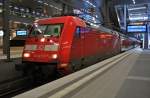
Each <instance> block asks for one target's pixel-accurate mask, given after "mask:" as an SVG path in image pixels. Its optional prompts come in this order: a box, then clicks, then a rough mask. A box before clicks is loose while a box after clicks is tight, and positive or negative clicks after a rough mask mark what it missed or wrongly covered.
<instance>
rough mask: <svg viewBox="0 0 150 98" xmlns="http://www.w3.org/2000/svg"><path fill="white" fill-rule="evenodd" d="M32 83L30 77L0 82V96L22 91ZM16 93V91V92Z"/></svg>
mask: <svg viewBox="0 0 150 98" xmlns="http://www.w3.org/2000/svg"><path fill="white" fill-rule="evenodd" d="M31 84H33V81H32V77H20V78H17V79H13V80H11V81H7V82H6V83H1V84H0V98H4V97H5V98H6V97H8V96H11V95H13V94H15V93H16V92H21V91H24V89H27V88H30V87H31V86H32V85H31ZM16 94H17V93H16Z"/></svg>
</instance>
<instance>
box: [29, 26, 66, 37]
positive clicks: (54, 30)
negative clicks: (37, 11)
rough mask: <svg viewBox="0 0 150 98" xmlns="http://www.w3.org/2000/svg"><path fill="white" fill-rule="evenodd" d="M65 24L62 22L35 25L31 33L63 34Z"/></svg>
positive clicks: (56, 35) (57, 35) (45, 34)
mask: <svg viewBox="0 0 150 98" xmlns="http://www.w3.org/2000/svg"><path fill="white" fill-rule="evenodd" d="M62 28H63V25H62V24H47V25H37V24H36V25H33V27H32V29H31V31H30V35H35V36H36V35H44V36H55V37H59V36H60V35H61V31H62Z"/></svg>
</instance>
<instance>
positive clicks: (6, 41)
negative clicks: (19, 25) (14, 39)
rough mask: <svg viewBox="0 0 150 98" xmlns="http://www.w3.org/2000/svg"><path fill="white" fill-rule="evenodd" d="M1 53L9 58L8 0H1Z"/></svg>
mask: <svg viewBox="0 0 150 98" xmlns="http://www.w3.org/2000/svg"><path fill="white" fill-rule="evenodd" d="M3 30H4V36H3V54H7V60H8V61H9V60H10V32H9V0H3Z"/></svg>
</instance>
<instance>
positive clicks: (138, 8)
mask: <svg viewBox="0 0 150 98" xmlns="http://www.w3.org/2000/svg"><path fill="white" fill-rule="evenodd" d="M140 9H146V7H145V6H144V7H134V8H131V9H128V10H129V11H132V10H140Z"/></svg>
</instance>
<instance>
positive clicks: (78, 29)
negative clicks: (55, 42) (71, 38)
mask: <svg viewBox="0 0 150 98" xmlns="http://www.w3.org/2000/svg"><path fill="white" fill-rule="evenodd" d="M80 36H81V28H80V27H77V28H76V31H75V37H76V38H80Z"/></svg>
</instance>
